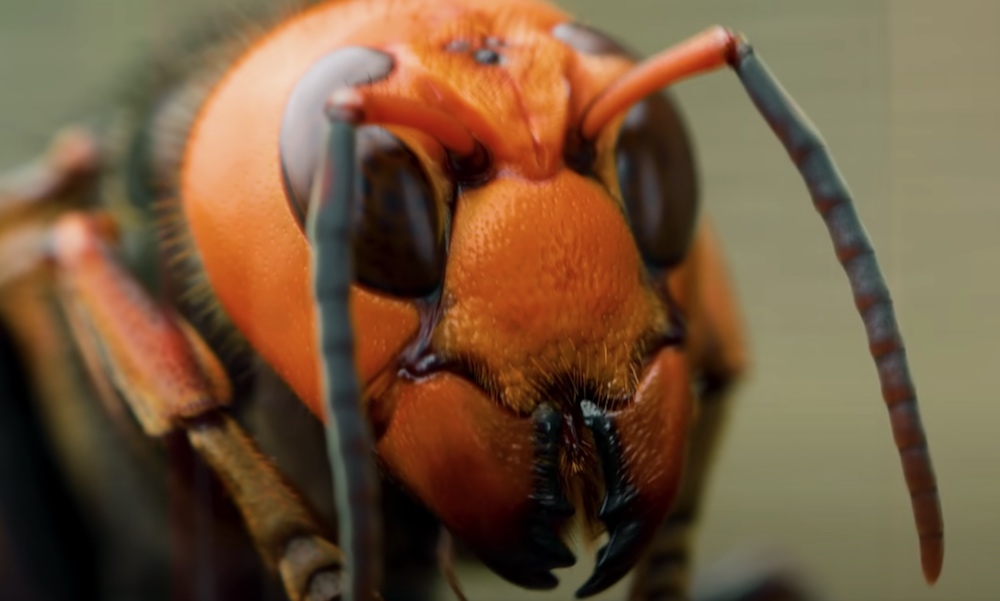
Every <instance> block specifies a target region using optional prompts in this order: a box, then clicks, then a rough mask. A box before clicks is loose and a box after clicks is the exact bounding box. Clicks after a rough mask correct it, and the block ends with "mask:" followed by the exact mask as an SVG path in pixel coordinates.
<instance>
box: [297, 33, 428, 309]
mask: <svg viewBox="0 0 1000 601" xmlns="http://www.w3.org/2000/svg"><path fill="white" fill-rule="evenodd" d="M393 68H394V61H393V58H392V57H391V56H390V55H388V54H386V53H385V52H382V51H380V50H375V49H372V48H364V47H357V46H352V47H346V48H341V49H338V50H336V51H334V52H331V53H330V54H327V55H326V56H324V57H322V58H320V59H319V60H318V61H316V63H315V64H314V65H313V66H312V67H310V69H309V70H308V71H307V72H306V73H305V74H304V75H303V77H302V79H300V80H299V82H298V84H296V86H295V89H294V90H293V91H292V94H291V96H290V97H289V99H288V104H287V105H286V107H285V114H284V118H283V121H282V124H281V138H280V152H281V169H282V177H283V178H284V184H285V195H286V197H287V200H288V204H289V208H290V209H291V211H292V213H293V214H294V215H295V217H296V220H297V221H298V223H299V225H300V227H302V228H305V220H306V216H307V215H308V213H309V199H310V196H311V192H312V187H313V184H314V179H315V174H316V173H317V170H318V168H319V161H320V160H321V158H320V157H321V155H322V145H323V132H324V131H325V125H326V120H327V118H326V115H325V112H324V108H325V106H326V103H327V101H328V99H329V98H330V95H331V94H332V93H333V92H334V91H335V90H337V89H339V88H342V87H344V86H351V85H363V84H370V83H372V82H375V81H379V80H382V79H385V78H386V77H388V76H389V75H390V74H391V73H392V71H393ZM355 158H356V161H357V162H356V166H355V167H356V169H357V173H358V175H359V177H357V178H356V181H357V188H356V190H355V195H354V199H353V202H354V219H353V224H352V232H351V236H352V243H353V250H354V270H355V271H354V273H355V278H356V281H357V283H358V284H360V285H362V286H365V287H368V288H372V289H374V290H377V291H379V292H383V293H386V294H390V295H393V296H398V297H404V298H418V297H422V296H426V295H429V294H431V293H433V292H434V291H435V290H436V289H437V288H438V287H439V286H440V284H441V279H442V277H443V273H444V263H445V242H444V227H443V221H442V210H443V209H442V208H441V207H440V205H439V203H438V202H437V201H438V199H437V196H436V194H435V192H434V187H433V186H432V185H431V179H430V176H429V175H428V174H427V172H426V170H425V169H424V168H423V165H422V164H421V162H420V160H419V159H418V158H417V156H416V155H415V154H414V153H413V152H412V151H411V150H409V149H408V148H407V147H406V146H405V145H404V144H403V143H402V142H400V141H399V140H398V139H397V138H395V137H394V136H392V135H391V134H389V133H388V132H386V131H385V130H383V129H381V128H377V127H363V128H360V129H359V130H358V134H357V147H356V154H355ZM331 160H337V157H332V158H331Z"/></svg>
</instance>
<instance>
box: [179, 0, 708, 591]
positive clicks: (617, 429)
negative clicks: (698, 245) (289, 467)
mask: <svg viewBox="0 0 1000 601" xmlns="http://www.w3.org/2000/svg"><path fill="white" fill-rule="evenodd" d="M632 64H633V63H632V59H630V58H629V57H628V56H627V55H625V54H624V53H623V51H622V50H621V49H620V48H619V47H617V46H616V45H614V44H613V43H612V42H611V41H610V40H607V39H606V38H604V37H603V36H601V35H600V34H597V33H595V32H593V31H590V30H587V29H585V28H582V27H578V26H575V25H572V21H571V19H570V18H569V17H567V16H566V15H564V14H563V13H561V12H559V11H557V10H555V9H553V8H551V7H548V6H546V5H542V4H538V3H536V2H528V1H525V0H516V1H512V0H506V1H504V2H488V1H486V0H477V1H465V2H457V1H455V2H451V1H447V0H444V1H431V0H424V1H420V0H414V1H411V2H407V3H398V2H389V1H385V2H372V1H364V2H361V1H358V2H349V1H348V2H332V3H329V4H325V5H320V6H317V7H315V8H313V9H311V10H309V11H308V12H305V13H303V14H301V15H299V16H297V17H295V18H293V19H291V20H289V21H288V22H286V23H284V24H283V25H282V26H280V27H278V28H277V29H275V30H274V31H273V32H272V33H271V34H269V35H268V36H267V37H265V38H264V39H263V40H261V41H260V42H258V43H257V44H256V45H255V46H254V47H253V48H252V49H250V51H249V52H248V53H247V54H246V55H245V56H244V57H243V58H242V59H241V60H240V61H239V62H238V63H237V65H236V66H235V67H234V68H233V69H232V70H231V71H230V72H229V73H228V74H227V76H226V77H225V78H224V79H223V80H222V81H221V82H220V83H219V84H218V86H217V88H216V89H215V91H214V92H213V94H212V95H211V96H210V97H209V99H208V101H207V102H206V103H205V105H204V106H203V108H202V110H201V114H200V116H199V118H198V120H197V123H196V126H195V128H194V131H193V132H192V135H191V137H190V141H189V145H188V149H187V152H186V155H185V167H184V170H183V175H182V196H183V206H184V211H185V214H186V217H187V219H188V222H189V225H190V228H191V231H192V234H193V237H194V241H195V244H196V246H197V248H198V250H199V252H200V255H201V258H202V262H203V264H204V267H205V270H206V272H207V275H208V278H209V280H210V282H211V284H212V286H213V288H214V290H215V292H216V295H217V297H218V299H219V301H220V302H221V304H222V307H223V309H224V310H225V311H226V312H227V314H228V315H229V316H230V318H231V319H232V321H233V322H234V323H235V325H236V326H237V327H238V328H239V329H240V331H241V332H242V333H243V335H244V336H245V337H246V338H247V340H248V341H249V342H250V343H251V344H252V345H253V346H254V347H255V349H256V350H257V351H258V352H259V353H260V354H261V355H262V356H263V357H264V358H265V359H266V360H267V361H268V362H269V363H270V364H271V365H272V366H274V368H275V369H276V370H277V372H278V373H279V374H280V375H281V376H282V377H283V378H284V379H285V380H286V381H287V382H288V383H289V384H290V385H291V386H292V388H293V389H294V390H295V391H296V393H297V394H298V395H299V396H300V397H301V399H302V400H303V402H304V403H306V404H307V405H308V406H309V407H310V408H311V409H312V410H313V411H314V412H315V413H316V414H317V415H320V414H321V410H320V395H319V389H320V386H319V382H320V380H319V372H318V366H319V362H318V355H317V344H316V340H317V334H316V310H315V307H314V301H313V295H312V291H311V278H312V276H311V273H310V262H309V249H308V242H307V240H306V237H305V235H304V233H303V227H302V216H303V214H304V212H305V210H306V206H307V199H308V198H309V190H310V189H311V187H312V183H313V182H312V174H313V173H315V172H316V168H317V167H318V165H317V161H319V160H320V159H319V158H318V157H319V151H318V148H319V145H320V144H321V143H322V142H321V140H320V138H319V136H320V133H319V132H320V131H321V126H322V123H323V119H324V115H323V107H324V104H325V100H326V99H327V98H328V97H329V95H330V94H332V93H333V92H334V91H336V90H338V89H339V88H341V87H343V86H344V85H352V86H358V87H363V88H364V90H365V93H367V94H371V95H374V96H378V95H384V96H392V97H397V98H405V99H409V100H414V101H417V102H419V103H421V104H423V105H428V106H433V107H436V108H438V109H440V110H441V111H443V112H445V113H447V114H448V115H450V116H451V117H453V118H454V119H455V120H456V121H457V122H459V123H461V124H462V125H463V126H464V127H465V128H466V129H467V130H468V131H469V132H470V133H471V134H472V136H473V137H474V139H475V141H476V143H477V146H478V148H480V149H481V150H482V151H484V152H483V153H482V155H481V156H480V157H479V160H477V161H474V162H471V163H470V162H462V161H460V160H455V157H454V154H453V153H448V152H446V151H445V150H444V149H443V148H442V145H441V143H440V142H441V140H440V137H439V136H436V135H435V132H434V131H421V130H420V129H414V128H407V127H387V128H385V129H381V128H376V127H367V128H362V129H361V130H359V134H358V155H359V157H358V158H359V164H358V172H359V174H360V176H361V177H360V179H361V181H362V183H363V185H362V186H361V187H360V189H359V191H358V196H357V199H356V200H357V203H356V205H357V209H356V210H355V221H354V226H355V230H354V233H353V243H354V249H355V265H356V269H355V271H356V275H357V278H356V279H357V281H356V284H355V286H354V287H353V290H352V297H351V303H352V305H351V307H352V313H353V325H354V329H355V339H356V340H357V344H358V350H357V364H358V371H359V375H360V378H361V380H362V382H363V383H364V385H365V387H366V392H367V398H368V401H367V405H366V409H367V413H368V415H369V417H370V419H371V422H372V425H373V429H374V432H375V435H376V440H377V453H378V456H379V459H380V461H381V463H382V464H383V465H384V467H385V468H386V469H387V470H388V471H389V473H390V474H391V475H392V476H394V477H395V478H396V479H397V480H398V481H400V482H401V483H402V484H403V485H404V486H405V487H406V488H408V489H409V490H410V491H411V492H412V493H413V494H414V495H416V496H417V497H418V498H419V499H421V500H422V501H423V502H424V503H425V504H426V505H427V506H428V507H429V508H430V509H431V510H432V511H434V512H435V513H436V514H437V515H438V517H439V518H440V519H441V520H442V521H443V523H444V524H445V525H447V526H448V527H449V528H450V529H451V530H452V532H453V533H454V534H455V535H456V536H458V537H459V538H460V539H462V540H464V541H465V542H466V543H467V544H469V545H470V546H471V547H472V548H473V549H475V550H476V551H477V552H478V553H479V554H480V556H481V557H482V559H483V560H484V561H485V562H486V563H487V564H488V565H490V566H491V567H492V568H493V569H494V570H496V571H497V572H498V573H499V574H501V575H502V576H504V577H506V578H508V579H510V580H512V581H514V582H516V583H519V584H521V585H523V586H527V587H533V588H544V587H550V586H554V584H555V579H554V577H553V576H552V575H551V573H550V570H551V569H552V568H556V567H561V566H566V565H569V564H571V563H572V561H573V557H572V554H570V552H569V551H568V550H567V548H566V547H565V544H564V543H563V542H562V537H563V535H564V532H565V529H566V526H567V525H568V524H569V523H570V521H571V518H572V516H576V517H577V518H580V519H581V520H582V521H583V522H584V523H587V524H589V525H591V526H598V527H602V528H603V529H605V530H607V531H608V533H609V535H610V536H611V542H610V543H609V546H608V547H607V549H608V551H607V552H602V557H601V558H599V562H598V563H599V565H598V568H597V572H596V573H595V576H594V578H593V579H592V581H591V582H590V583H588V586H589V588H588V589H587V591H586V592H590V593H593V592H597V591H599V590H601V589H603V588H606V587H607V586H610V585H611V584H613V583H614V582H615V581H617V580H618V579H619V578H620V577H621V576H622V575H624V573H625V572H627V571H628V570H629V569H630V568H631V567H632V565H633V564H634V563H635V561H636V560H637V558H638V556H639V553H640V552H641V551H642V549H643V546H644V545H645V543H646V542H648V540H649V538H650V537H651V536H652V533H653V531H654V530H655V528H656V526H657V525H658V523H659V521H660V520H662V519H663V518H664V517H665V515H666V512H667V510H668V509H669V507H670V503H671V501H672V499H673V497H674V494H675V492H676V489H677V486H678V482H679V478H680V475H681V468H682V464H683V454H684V445H685V440H686V434H687V426H688V420H689V416H690V413H691V403H692V393H691V388H692V382H691V381H690V376H689V369H688V366H687V363H686V359H685V353H684V351H683V345H682V344H681V342H682V339H683V335H682V334H683V324H682V316H683V315H684V313H685V309H686V305H687V303H688V302H689V299H688V298H687V294H686V288H685V286H684V271H685V269H684V258H685V252H686V250H687V247H688V245H689V243H690V241H691V237H692V232H693V230H694V225H695V219H696V203H695V196H696V194H695V189H694V176H693V168H692V164H691V157H690V154H689V153H690V151H689V149H688V146H687V141H686V138H685V137H684V132H683V129H682V128H681V126H680V123H679V121H678V118H677V115H676V114H675V113H674V112H673V108H672V106H671V105H670V104H669V102H668V101H667V100H666V99H665V98H664V97H662V96H659V95H656V96H652V97H650V98H648V99H647V100H644V101H643V102H641V103H639V104H637V105H635V107H633V108H632V109H631V110H630V111H629V112H628V113H627V114H625V115H622V116H621V117H619V118H617V119H614V120H613V121H612V122H611V123H610V124H609V125H608V126H607V127H605V128H604V129H603V130H602V131H601V132H600V134H599V135H598V136H597V137H596V138H595V139H589V140H588V139H583V138H581V137H580V136H579V135H578V132H579V128H580V120H581V117H582V114H583V112H584V110H585V109H586V108H587V106H588V104H589V103H590V102H591V101H592V100H593V99H594V97H595V96H596V95H597V94H598V93H599V92H600V91H602V90H603V89H604V88H605V87H607V86H608V84H609V83H611V82H612V81H613V80H615V79H616V78H617V77H619V76H621V75H622V74H623V73H624V72H626V71H627V70H628V69H629V68H630V67H631V66H632ZM332 160H336V157H333V158H332ZM668 273H669V274H670V277H669V279H668V275H667V274H668ZM602 506H603V508H602Z"/></svg>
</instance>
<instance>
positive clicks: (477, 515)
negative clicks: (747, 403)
mask: <svg viewBox="0 0 1000 601" xmlns="http://www.w3.org/2000/svg"><path fill="white" fill-rule="evenodd" d="M691 403H692V396H691V391H690V382H689V376H688V369H687V365H686V362H685V359H684V356H683V354H682V353H681V351H680V350H678V349H677V348H673V347H669V348H664V349H661V350H660V351H658V352H657V353H656V354H655V355H654V356H653V358H652V360H651V361H650V362H649V363H648V366H647V367H646V369H645V371H644V372H643V374H642V376H641V380H640V383H639V387H638V390H637V393H636V395H635V398H634V399H633V400H632V402H630V403H628V404H626V405H624V406H622V407H619V408H615V409H602V408H601V407H599V406H598V405H597V404H596V403H593V402H591V401H590V400H588V399H580V400H579V403H578V405H577V408H578V411H572V412H565V411H564V410H562V409H561V408H560V407H559V406H557V405H556V404H554V403H553V404H548V403H545V404H541V405H539V406H537V407H536V408H535V409H534V411H533V412H532V413H530V414H527V415H518V414H515V413H513V412H510V411H508V410H506V409H504V408H503V407H500V406H499V405H497V404H496V403H494V402H493V401H492V400H491V399H490V398H489V397H488V396H487V395H486V394H485V393H484V392H483V391H482V390H481V389H480V388H478V387H477V386H475V385H474V384H473V383H471V382H470V381H469V380H466V379H465V378H462V377H461V376H459V375H456V374H453V373H449V372H443V371H442V372H436V373H433V374H430V375H428V376H426V377H424V378H422V379H420V380H416V381H411V380H405V379H399V380H397V381H396V382H395V383H394V384H393V385H392V386H391V387H390V389H389V390H388V391H387V393H386V394H385V395H383V396H382V397H381V398H380V399H379V400H378V401H377V405H378V406H379V409H378V411H379V413H380V414H381V415H384V416H385V417H384V419H382V420H376V427H377V430H378V431H379V440H378V444H377V451H378V454H379V457H380V460H381V461H382V463H383V465H384V466H385V467H386V468H387V470H388V471H389V472H390V474H392V475H393V476H394V477H395V478H397V479H398V480H399V481H401V483H402V484H403V485H404V487H406V488H407V489H408V490H409V491H410V492H411V493H412V494H414V495H415V496H416V497H417V498H419V499H420V500H421V501H422V502H423V503H424V504H425V505H426V506H427V507H428V508H429V509H431V510H432V511H433V512H434V513H435V514H436V515H437V516H438V517H439V518H440V519H441V520H442V522H443V523H444V525H445V526H446V527H447V528H448V529H449V530H450V531H451V532H452V533H453V534H454V535H455V536H456V537H457V538H458V539H459V540H461V541H462V542H463V543H465V544H466V545H468V546H469V547H470V548H471V549H472V550H473V551H475V552H476V553H477V554H478V556H479V557H480V559H481V560H482V561H483V563H485V564H486V565H487V566H489V567H490V568H491V569H492V570H493V571H494V572H496V573H497V574H498V575H500V576H501V577H503V578H505V579H506V580H509V581H510V582H513V583H514V584H517V585H520V586H522V587H525V588H529V589H550V588H554V587H555V586H557V584H558V580H557V579H556V577H555V576H554V575H553V574H552V570H553V569H557V568H562V567H568V566H571V565H573V564H574V563H575V557H574V556H573V554H572V553H571V552H570V550H569V548H568V547H567V546H566V543H565V542H564V540H563V538H562V536H563V533H564V532H565V531H566V528H567V525H568V523H569V521H570V520H571V519H572V518H573V517H574V515H575V514H576V513H577V512H578V508H576V507H574V505H573V504H571V503H570V502H569V500H568V497H569V496H570V495H571V494H572V491H570V490H567V489H568V488H570V485H569V483H568V482H567V481H566V478H565V477H563V474H564V469H562V468H561V465H562V466H565V459H566V456H567V452H568V451H567V446H568V443H567V441H571V440H577V439H579V435H578V433H579V429H580V428H581V425H580V424H579V423H578V422H579V421H581V418H582V422H583V423H582V429H584V430H585V431H586V438H587V440H588V441H592V445H593V449H594V454H593V457H594V458H595V459H596V461H590V462H589V463H590V465H583V466H582V468H581V469H582V470H583V471H582V472H581V473H580V476H581V477H582V478H585V479H591V480H596V481H597V482H599V483H600V485H599V489H603V490H602V491H601V493H602V499H601V502H600V508H599V510H598V511H597V512H596V515H587V514H588V513H590V512H588V511H586V510H585V509H584V515H583V516H582V518H583V519H584V520H585V521H596V522H597V524H594V525H596V526H600V527H602V528H603V529H604V530H606V531H607V533H608V542H607V544H606V545H605V546H604V547H602V548H601V549H600V550H599V551H598V554H597V564H596V567H595V569H594V573H593V575H592V576H591V578H590V579H589V580H588V581H587V582H586V583H585V584H584V585H583V587H581V589H580V590H579V591H578V592H577V596H579V597H585V596H590V595H593V594H596V593H598V592H600V591H602V590H605V589H606V588H608V587H610V586H612V585H614V584H615V583H616V582H618V581H619V580H620V579H621V578H622V577H623V576H625V574H626V573H628V571H629V570H631V569H632V567H633V566H634V565H635V564H636V563H637V561H638V560H639V558H640V556H641V555H642V553H643V551H644V550H645V548H646V546H647V545H648V543H649V541H650V540H651V539H652V536H653V534H654V533H655V531H656V529H657V527H658V526H659V525H660V523H661V522H662V521H663V519H664V518H665V517H666V515H667V512H668V511H669V509H670V506H671V504H672V502H673V499H674V497H675V495H676V493H677V489H678V486H679V483H680V477H681V472H682V468H683V463H684V450H685V442H686V438H687V430H688V423H689V420H690V416H691Z"/></svg>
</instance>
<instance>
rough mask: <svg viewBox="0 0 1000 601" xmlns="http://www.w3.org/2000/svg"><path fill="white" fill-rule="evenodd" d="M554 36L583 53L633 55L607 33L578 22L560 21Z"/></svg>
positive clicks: (554, 30) (553, 29)
mask: <svg viewBox="0 0 1000 601" xmlns="http://www.w3.org/2000/svg"><path fill="white" fill-rule="evenodd" d="M552 37H554V38H556V39H557V40H560V41H562V42H563V43H564V44H566V45H567V46H569V47H570V48H572V49H573V50H576V51H577V52H581V53H583V54H593V55H597V56H603V55H619V56H631V53H630V52H629V51H628V50H626V49H625V47H624V46H622V45H621V44H619V43H618V42H617V41H615V40H614V39H612V38H611V37H610V36H608V35H607V34H605V33H602V32H600V31H598V30H596V29H593V28H590V27H587V26H586V25H580V24H578V23H560V24H559V25H556V26H555V27H554V28H552Z"/></svg>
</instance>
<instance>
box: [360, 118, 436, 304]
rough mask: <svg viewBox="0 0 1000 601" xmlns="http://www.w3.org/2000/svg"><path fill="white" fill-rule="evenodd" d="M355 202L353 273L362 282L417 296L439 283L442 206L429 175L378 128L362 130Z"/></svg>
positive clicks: (396, 140)
mask: <svg viewBox="0 0 1000 601" xmlns="http://www.w3.org/2000/svg"><path fill="white" fill-rule="evenodd" d="M357 160H358V171H359V173H360V175H361V177H359V178H358V179H357V181H358V190H357V196H356V198H355V204H354V222H353V230H352V235H353V244H354V269H355V277H356V278H357V280H358V283H359V284H361V285H362V286H367V287H369V288H374V289H375V290H378V291H381V292H385V293H387V294H391V295H393V296H400V297H407V298H418V297H423V296H427V295H429V294H431V293H433V292H434V291H435V290H437V289H438V287H439V286H440V285H441V281H442V279H443V277H444V266H445V237H444V226H443V220H442V208H441V205H440V203H439V202H438V201H437V197H436V195H435V192H434V186H433V185H432V184H431V180H430V176H429V175H428V174H427V172H426V171H425V170H424V168H423V165H422V164H421V162H420V160H419V159H418V158H417V156H416V155H415V154H414V153H413V151H411V150H410V149H409V148H407V147H406V145H405V144H403V143H402V142H401V141H400V140H399V139H397V138H396V137H395V136H393V135H391V134H390V133H388V132H387V131H385V130H384V129H381V128H377V127H365V128H362V129H361V130H359V131H358V145H357Z"/></svg>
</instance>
